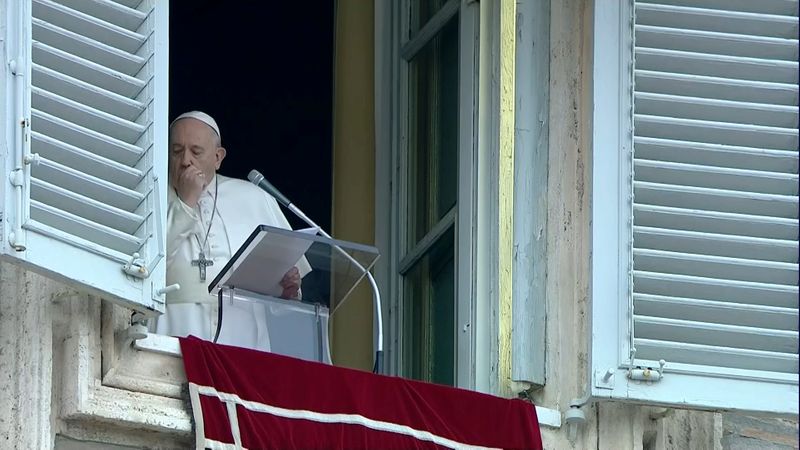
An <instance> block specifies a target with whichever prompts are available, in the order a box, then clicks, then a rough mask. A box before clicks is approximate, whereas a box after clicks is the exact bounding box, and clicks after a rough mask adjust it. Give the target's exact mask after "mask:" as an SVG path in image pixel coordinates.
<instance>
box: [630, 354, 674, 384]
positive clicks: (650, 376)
mask: <svg viewBox="0 0 800 450" xmlns="http://www.w3.org/2000/svg"><path fill="white" fill-rule="evenodd" d="M666 364H667V362H666V361H664V360H663V359H662V360H659V361H658V365H659V367H658V369H653V368H652V367H641V366H637V367H635V368H632V369H628V378H629V379H631V380H635V381H660V380H661V379H662V378H664V366H665V365H666Z"/></svg>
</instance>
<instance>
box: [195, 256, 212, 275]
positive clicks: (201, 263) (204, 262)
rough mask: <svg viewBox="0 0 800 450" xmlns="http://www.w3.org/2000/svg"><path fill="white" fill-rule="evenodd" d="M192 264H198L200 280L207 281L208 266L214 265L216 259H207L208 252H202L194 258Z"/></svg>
mask: <svg viewBox="0 0 800 450" xmlns="http://www.w3.org/2000/svg"><path fill="white" fill-rule="evenodd" d="M192 265H193V266H197V268H198V269H199V270H200V281H206V266H213V265H214V261H212V260H210V259H206V254H205V253H203V252H200V255H199V256H198V257H197V259H193V260H192Z"/></svg>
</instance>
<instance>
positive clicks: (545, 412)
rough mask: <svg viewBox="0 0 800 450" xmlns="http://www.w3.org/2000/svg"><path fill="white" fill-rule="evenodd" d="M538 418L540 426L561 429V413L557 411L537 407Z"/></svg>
mask: <svg viewBox="0 0 800 450" xmlns="http://www.w3.org/2000/svg"><path fill="white" fill-rule="evenodd" d="M536 417H537V418H538V419H539V426H543V427H548V428H561V411H559V410H557V409H550V408H543V407H541V406H537V407H536Z"/></svg>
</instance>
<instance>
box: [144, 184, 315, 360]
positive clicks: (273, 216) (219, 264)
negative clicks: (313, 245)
mask: <svg viewBox="0 0 800 450" xmlns="http://www.w3.org/2000/svg"><path fill="white" fill-rule="evenodd" d="M215 178H217V179H218V181H219V187H218V188H217V189H215V182H216V181H217V180H212V181H211V183H209V184H208V186H207V187H206V189H205V191H204V192H203V193H202V195H201V196H200V199H199V200H198V204H197V206H196V207H195V208H190V207H189V206H188V205H186V204H185V203H183V202H182V201H181V200H180V198H179V197H178V195H177V194H176V193H175V191H174V189H170V190H169V198H168V201H169V206H168V211H167V286H169V285H171V284H173V283H178V284H180V286H181V288H180V290H178V291H175V292H170V293H169V294H167V299H166V300H167V305H166V312H165V313H164V314H163V315H161V316H160V317H158V318H157V319H155V321H154V323H153V324H152V326H151V329H153V330H154V331H155V332H156V333H158V334H165V335H170V336H188V335H194V336H197V337H200V338H203V339H209V340H210V339H213V338H214V334H215V333H216V329H217V321H218V319H217V317H218V313H217V311H218V306H217V297H216V296H212V295H210V294H209V293H208V285H209V283H210V282H211V281H212V280H214V278H215V277H216V276H217V275H218V274H219V272H220V271H221V270H222V269H223V267H225V264H227V263H228V261H229V260H230V258H231V256H232V255H233V254H234V253H236V250H238V248H239V247H240V246H241V245H242V244H243V243H244V241H245V240H246V239H247V237H248V236H250V234H251V233H252V232H253V230H255V228H256V227H257V226H258V225H262V224H263V225H271V226H274V227H279V228H285V229H290V226H289V222H288V221H287V220H286V217H285V216H284V215H283V212H282V211H281V210H280V207H279V206H278V202H277V201H276V200H275V199H274V198H273V197H272V196H271V195H269V194H267V193H266V192H264V191H262V190H260V189H259V188H257V187H256V186H254V185H252V184H250V183H248V182H245V181H243V180H237V179H234V178H228V177H224V176H222V175H219V174H218V175H215ZM215 190H218V192H217V197H218V198H217V202H216V214H214V218H213V220H212V219H211V217H212V212H213V208H214V192H215ZM209 220H211V229H210V230H211V231H210V232H208V241H207V243H206V244H205V247H204V249H203V251H204V254H205V256H206V258H208V259H211V260H212V261H213V262H214V264H213V265H211V266H208V267H207V268H206V280H205V281H201V280H200V272H199V268H198V267H197V266H193V265H192V261H193V260H196V259H197V258H198V255H199V254H200V250H201V248H200V245H201V244H202V243H203V242H204V240H205V236H206V230H208V223H209ZM298 269H299V270H300V275H301V276H305V274H307V273H308V272H309V271H310V270H311V268H310V267H309V265H308V262H307V261H306V260H305V258H303V259H302V260H301V261H300V262H299V263H298ZM223 312H224V314H225V319H224V320H225V324H226V326H225V327H223V328H222V330H221V332H220V337H219V342H229V341H231V340H234V341H235V342H237V343H239V344H240V345H244V346H247V347H251V348H258V349H261V350H269V349H270V345H269V334H268V333H267V330H266V323H265V321H264V318H265V314H264V312H263V306H262V305H261V304H259V303H253V302H237V303H236V304H235V305H234V306H231V305H229V304H226V305H225V306H224V307H223ZM227 324H235V325H236V326H235V327H228V326H227Z"/></svg>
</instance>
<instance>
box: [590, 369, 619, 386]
mask: <svg viewBox="0 0 800 450" xmlns="http://www.w3.org/2000/svg"><path fill="white" fill-rule="evenodd" d="M615 372H616V370H614V369H613V368H612V367H609V368H608V369H606V370H605V371H603V370H602V369H598V370H595V372H594V387H596V388H598V389H614V373H615Z"/></svg>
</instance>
